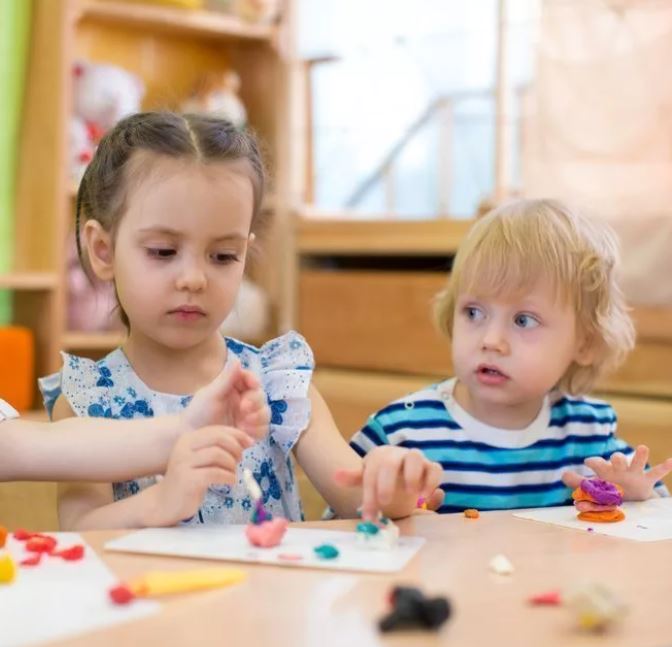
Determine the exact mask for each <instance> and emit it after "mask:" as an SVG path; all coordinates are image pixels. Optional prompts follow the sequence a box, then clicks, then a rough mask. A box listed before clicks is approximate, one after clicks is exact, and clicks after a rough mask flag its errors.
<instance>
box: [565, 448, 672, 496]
mask: <svg viewBox="0 0 672 647" xmlns="http://www.w3.org/2000/svg"><path fill="white" fill-rule="evenodd" d="M648 460H649V448H648V447H647V446H646V445H639V446H638V447H637V449H635V453H634V454H633V455H632V460H631V461H630V462H629V463H628V459H627V458H626V457H625V455H624V454H622V453H621V452H615V453H613V454H612V455H611V457H610V458H609V460H605V459H604V458H601V457H594V458H587V459H586V460H585V461H584V462H585V464H586V465H587V466H588V467H590V469H591V470H593V472H595V475H596V476H597V477H598V478H600V479H602V480H603V481H610V482H611V483H616V484H617V485H620V486H621V487H622V488H623V498H624V499H626V500H628V501H644V500H646V499H649V498H651V496H652V495H653V488H654V486H655V484H656V482H657V481H659V480H660V479H662V478H664V477H665V476H667V475H668V474H669V473H670V472H672V458H668V459H667V460H666V461H663V462H662V463H660V464H659V465H656V466H655V467H652V468H651V469H650V470H648V471H644V470H645V467H646V462H647V461H648ZM584 478H586V477H585V476H581V475H580V474H578V473H577V472H573V471H567V472H565V473H564V474H563V475H562V480H563V482H564V484H565V485H567V486H568V487H570V488H572V489H574V488H576V487H578V486H579V485H580V484H581V481H582V480H583V479H584Z"/></svg>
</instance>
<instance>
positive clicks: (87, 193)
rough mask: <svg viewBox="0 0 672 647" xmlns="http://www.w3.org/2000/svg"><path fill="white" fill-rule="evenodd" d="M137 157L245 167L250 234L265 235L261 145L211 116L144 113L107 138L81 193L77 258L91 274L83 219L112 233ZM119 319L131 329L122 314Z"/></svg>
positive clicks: (132, 118)
mask: <svg viewBox="0 0 672 647" xmlns="http://www.w3.org/2000/svg"><path fill="white" fill-rule="evenodd" d="M137 152H148V153H153V154H155V155H163V156H167V157H172V158H176V159H193V160H196V161H200V162H203V163H208V162H227V161H230V162H239V161H241V162H247V164H246V165H245V166H247V167H248V171H249V176H250V181H251V182H252V191H253V211H252V222H251V231H253V232H257V231H258V230H259V229H261V226H262V225H263V222H262V220H263V216H264V215H265V214H264V212H263V211H262V209H261V202H262V199H263V195H264V185H265V181H266V179H265V172H264V164H263V159H262V155H261V152H260V150H259V145H258V143H257V140H256V138H255V137H254V135H253V134H252V133H251V132H250V131H249V130H247V129H240V128H237V127H236V126H234V125H233V124H232V123H231V122H229V121H227V120H226V119H220V118H218V117H213V116H208V115H195V114H186V115H179V114H175V113H172V112H140V113H137V114H134V115H131V116H130V117H127V118H126V119H122V120H121V121H120V122H119V123H118V124H117V125H116V126H115V127H114V128H112V130H110V131H109V132H108V133H106V134H105V135H104V136H103V138H102V139H101V140H100V144H99V145H98V148H97V150H96V153H95V155H94V156H93V159H92V160H91V163H90V164H89V166H88V167H87V169H86V172H85V173H84V177H83V178H82V181H81V183H80V185H79V190H78V191H77V208H76V209H77V210H76V223H75V237H76V242H77V254H78V256H79V260H80V263H82V266H83V267H84V269H85V271H87V273H88V269H87V267H86V263H85V260H84V257H83V254H82V242H81V238H80V228H81V223H82V219H83V218H85V219H86V220H97V221H98V222H99V223H100V224H101V226H102V227H103V229H104V230H105V231H108V232H112V233H114V231H115V229H116V228H117V226H118V224H119V221H120V220H121V216H122V215H123V213H124V211H125V207H126V199H127V195H128V185H129V180H130V177H129V172H130V169H129V163H130V161H131V158H132V157H133V154H134V153H137ZM121 315H122V320H123V321H124V323H125V324H126V325H127V326H128V320H127V317H126V315H125V313H124V312H123V310H122V312H121Z"/></svg>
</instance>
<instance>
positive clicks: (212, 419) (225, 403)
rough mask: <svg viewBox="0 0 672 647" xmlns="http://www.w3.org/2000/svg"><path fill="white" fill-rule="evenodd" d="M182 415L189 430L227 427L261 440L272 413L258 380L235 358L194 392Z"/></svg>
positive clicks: (265, 432)
mask: <svg viewBox="0 0 672 647" xmlns="http://www.w3.org/2000/svg"><path fill="white" fill-rule="evenodd" d="M183 416H184V420H185V422H186V426H187V428H188V429H198V428H200V427H205V426H208V425H228V426H231V427H237V428H238V429H241V430H242V431H244V432H245V433H247V434H248V435H249V436H251V437H252V438H253V439H254V440H261V439H262V438H263V437H264V436H265V435H266V434H267V433H268V425H269V422H270V420H271V411H270V408H269V406H268V402H267V399H266V394H265V393H264V390H263V389H262V387H261V384H260V383H259V380H258V379H257V377H256V376H255V375H254V374H253V373H251V372H250V371H247V370H245V369H243V368H242V367H241V366H240V362H239V361H238V360H237V359H234V360H233V361H232V362H230V364H229V365H228V366H227V367H226V368H225V369H224V370H223V371H222V372H221V373H220V374H219V375H218V376H217V377H216V378H215V379H214V380H213V381H212V382H211V383H210V384H208V385H207V386H205V387H203V388H202V389H200V390H199V391H197V392H196V394H195V395H194V397H193V398H192V400H191V402H190V403H189V405H188V406H187V408H186V409H185V410H184V413H183Z"/></svg>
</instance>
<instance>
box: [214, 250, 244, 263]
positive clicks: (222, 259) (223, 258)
mask: <svg viewBox="0 0 672 647" xmlns="http://www.w3.org/2000/svg"><path fill="white" fill-rule="evenodd" d="M210 258H211V259H212V260H213V261H214V262H215V263H218V264H219V265H227V264H228V263H233V262H235V261H237V260H238V256H236V255H235V254H226V253H224V252H222V253H217V254H211V255H210Z"/></svg>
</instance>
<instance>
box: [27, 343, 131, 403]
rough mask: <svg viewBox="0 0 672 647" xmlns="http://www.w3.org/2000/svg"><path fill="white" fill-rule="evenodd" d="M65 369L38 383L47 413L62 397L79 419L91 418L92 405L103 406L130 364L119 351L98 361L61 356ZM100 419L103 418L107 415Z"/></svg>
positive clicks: (76, 356)
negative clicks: (111, 388)
mask: <svg viewBox="0 0 672 647" xmlns="http://www.w3.org/2000/svg"><path fill="white" fill-rule="evenodd" d="M61 358H62V359H63V366H62V367H61V370H60V371H58V372H57V373H52V374H51V375H47V376H45V377H42V378H40V379H39V380H38V385H39V388H40V391H41V393H42V398H43V400H44V406H45V408H46V410H47V413H48V414H49V415H50V416H51V412H52V410H53V408H54V405H55V404H56V400H57V399H58V398H59V396H61V395H63V396H64V397H65V398H66V399H67V401H68V403H69V404H70V406H71V408H72V410H73V411H74V412H75V413H76V414H77V415H78V416H85V415H91V413H90V412H89V411H88V409H89V408H90V406H91V405H92V403H93V402H98V403H101V405H103V404H104V401H105V399H106V397H107V394H108V392H109V390H110V387H112V386H114V384H115V383H116V382H117V381H118V380H119V378H120V377H121V376H124V375H125V374H127V373H128V362H125V361H124V355H123V352H122V351H121V349H120V348H117V349H115V350H113V351H112V352H111V353H109V354H108V355H106V356H105V357H103V358H102V359H99V360H93V359H90V358H88V357H80V356H78V355H72V354H70V353H66V352H61ZM99 415H104V412H103V413H102V414H99Z"/></svg>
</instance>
